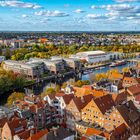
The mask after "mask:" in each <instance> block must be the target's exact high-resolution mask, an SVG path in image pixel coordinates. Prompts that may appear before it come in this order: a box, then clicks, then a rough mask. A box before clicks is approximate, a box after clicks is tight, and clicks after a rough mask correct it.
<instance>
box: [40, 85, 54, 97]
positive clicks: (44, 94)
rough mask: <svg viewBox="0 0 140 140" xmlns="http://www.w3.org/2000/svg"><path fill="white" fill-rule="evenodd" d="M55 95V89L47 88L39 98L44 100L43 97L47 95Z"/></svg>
mask: <svg viewBox="0 0 140 140" xmlns="http://www.w3.org/2000/svg"><path fill="white" fill-rule="evenodd" d="M55 93H56V90H55V88H52V87H49V88H47V89H46V91H44V92H43V93H41V97H42V98H44V97H45V96H47V95H49V94H55Z"/></svg>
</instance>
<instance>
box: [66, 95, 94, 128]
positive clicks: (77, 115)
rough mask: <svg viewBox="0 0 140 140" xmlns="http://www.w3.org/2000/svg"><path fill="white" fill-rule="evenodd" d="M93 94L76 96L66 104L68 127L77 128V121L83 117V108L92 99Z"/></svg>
mask: <svg viewBox="0 0 140 140" xmlns="http://www.w3.org/2000/svg"><path fill="white" fill-rule="evenodd" d="M92 98H93V96H92V95H91V94H89V95H85V96H83V97H74V98H73V99H72V100H71V101H70V103H69V104H68V105H67V106H66V125H67V128H69V129H71V130H75V129H76V126H75V122H76V121H79V120H81V119H82V114H81V111H82V109H83V108H84V107H85V106H86V105H87V104H88V103H89V102H90V101H91V100H92Z"/></svg>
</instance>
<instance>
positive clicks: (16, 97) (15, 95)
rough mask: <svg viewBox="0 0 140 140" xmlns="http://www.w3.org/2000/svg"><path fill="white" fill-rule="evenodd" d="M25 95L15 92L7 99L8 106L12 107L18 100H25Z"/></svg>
mask: <svg viewBox="0 0 140 140" xmlns="http://www.w3.org/2000/svg"><path fill="white" fill-rule="evenodd" d="M24 97H25V94H24V93H22V92H13V93H12V94H11V95H10V96H9V97H8V99H7V105H8V106H9V107H11V106H12V105H13V103H14V101H16V100H23V98H24Z"/></svg>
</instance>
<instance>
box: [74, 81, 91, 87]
mask: <svg viewBox="0 0 140 140" xmlns="http://www.w3.org/2000/svg"><path fill="white" fill-rule="evenodd" d="M89 84H90V81H89V80H78V81H77V82H75V83H74V84H73V85H74V86H76V87H82V86H84V85H89Z"/></svg>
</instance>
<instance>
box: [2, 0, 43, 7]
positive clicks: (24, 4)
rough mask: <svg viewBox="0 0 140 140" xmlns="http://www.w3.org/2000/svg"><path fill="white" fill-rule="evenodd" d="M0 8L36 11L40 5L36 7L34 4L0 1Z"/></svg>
mask: <svg viewBox="0 0 140 140" xmlns="http://www.w3.org/2000/svg"><path fill="white" fill-rule="evenodd" d="M0 6H2V7H16V8H31V9H38V8H41V6H40V5H37V4H35V3H29V2H22V1H16V0H14V1H7V0H5V1H4V0H2V1H0Z"/></svg>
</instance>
